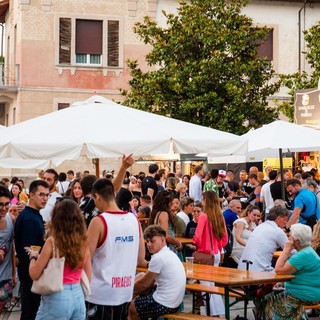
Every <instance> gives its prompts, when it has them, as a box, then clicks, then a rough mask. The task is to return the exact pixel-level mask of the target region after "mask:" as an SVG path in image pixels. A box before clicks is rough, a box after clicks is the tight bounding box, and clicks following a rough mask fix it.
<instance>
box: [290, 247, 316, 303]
mask: <svg viewBox="0 0 320 320" xmlns="http://www.w3.org/2000/svg"><path fill="white" fill-rule="evenodd" d="M288 262H289V263H290V264H291V265H292V266H293V267H295V268H296V269H297V272H295V273H294V274H293V275H294V276H295V278H294V279H292V280H291V281H289V282H286V283H285V287H286V289H287V290H288V291H289V292H290V293H291V294H292V295H293V296H295V297H297V298H299V299H301V300H305V301H320V277H319V270H320V258H319V256H318V255H317V253H316V252H315V251H314V250H313V249H312V248H311V247H306V248H303V249H302V250H300V251H298V252H297V253H296V254H294V255H293V256H292V257H291V258H290V259H289V260H288Z"/></svg>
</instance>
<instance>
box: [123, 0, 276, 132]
mask: <svg viewBox="0 0 320 320" xmlns="http://www.w3.org/2000/svg"><path fill="white" fill-rule="evenodd" d="M247 2H248V1H247V0H235V1H226V0H190V3H189V4H188V3H185V2H184V1H181V2H180V7H179V8H178V13H177V15H173V14H167V13H166V12H163V14H164V15H165V17H166V18H167V27H166V28H160V27H159V26H158V25H157V23H156V22H154V21H153V20H151V19H150V18H148V17H146V18H145V19H144V22H143V23H137V24H136V25H135V27H134V31H135V33H136V34H138V35H139V36H140V37H141V39H142V40H143V42H144V43H145V44H148V45H151V46H152V50H151V52H150V53H149V54H148V55H147V56H146V61H147V63H148V65H150V66H153V67H155V69H154V71H148V72H143V71H142V70H141V69H140V68H139V66H138V63H137V61H127V64H128V68H129V69H130V72H131V76H132V80H130V82H129V84H130V86H131V89H130V90H129V91H125V90H122V94H123V95H124V96H125V101H124V104H126V105H128V106H130V107H134V108H137V109H141V110H146V111H152V112H156V113H158V114H162V115H167V116H171V117H173V118H176V119H181V120H184V121H189V122H193V123H196V124H200V125H204V126H208V127H213V128H216V129H220V130H224V131H228V132H232V133H236V134H242V133H245V132H246V131H247V130H248V124H250V127H255V128H256V127H260V126H261V125H262V124H265V123H269V122H271V121H273V120H274V119H275V118H277V116H278V111H277V109H275V108H272V107H268V103H267V97H268V96H270V95H272V94H274V93H275V92H276V91H277V90H278V89H279V83H278V82H272V81H271V79H272V78H273V75H274V71H273V69H272V66H271V63H270V61H267V60H266V59H261V58H259V57H258V56H257V47H258V45H259V44H260V43H261V42H262V41H263V40H265V38H266V36H267V33H268V29H267V28H266V27H264V28H258V27H254V26H253V23H252V19H250V18H248V17H247V16H245V15H243V14H241V9H242V8H243V7H244V6H245V5H246V4H247Z"/></svg>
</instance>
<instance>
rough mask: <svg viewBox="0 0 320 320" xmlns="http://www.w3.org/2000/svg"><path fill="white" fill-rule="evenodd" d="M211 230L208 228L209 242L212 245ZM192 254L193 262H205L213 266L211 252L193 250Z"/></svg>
mask: <svg viewBox="0 0 320 320" xmlns="http://www.w3.org/2000/svg"><path fill="white" fill-rule="evenodd" d="M208 225H209V226H210V224H208ZM211 232H212V230H209V235H210V243H211V247H213V246H212V238H211ZM192 256H193V258H194V263H200V264H206V265H209V266H213V265H214V258H213V255H212V254H211V253H203V252H194V253H193V254H192Z"/></svg>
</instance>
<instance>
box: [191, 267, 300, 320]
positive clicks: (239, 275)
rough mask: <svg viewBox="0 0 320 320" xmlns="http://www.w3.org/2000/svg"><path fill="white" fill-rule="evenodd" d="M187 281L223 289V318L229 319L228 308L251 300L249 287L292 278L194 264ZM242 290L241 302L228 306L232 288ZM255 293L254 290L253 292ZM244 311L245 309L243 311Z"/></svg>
mask: <svg viewBox="0 0 320 320" xmlns="http://www.w3.org/2000/svg"><path fill="white" fill-rule="evenodd" d="M187 278H188V279H194V280H198V281H201V280H202V281H210V282H214V283H215V285H217V286H221V287H224V288H225V317H226V319H228V320H229V319H230V306H231V305H234V304H235V303H238V302H239V301H244V302H245V307H246V305H247V302H248V301H249V300H251V299H252V292H250V290H249V287H250V286H262V285H263V284H266V283H274V282H284V281H290V280H291V279H293V278H294V276H292V275H279V274H275V273H273V272H259V271H251V270H249V271H247V270H239V269H234V268H225V267H214V266H208V265H203V264H194V265H193V272H191V273H189V272H188V273H187ZM237 287H238V288H239V287H242V288H244V291H245V293H244V295H243V297H242V299H241V300H236V301H235V302H233V303H232V304H230V291H231V292H232V291H233V289H234V288H237ZM254 291H256V290H254ZM245 310H246V309H245Z"/></svg>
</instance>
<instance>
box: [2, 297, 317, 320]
mask: <svg viewBox="0 0 320 320" xmlns="http://www.w3.org/2000/svg"><path fill="white" fill-rule="evenodd" d="M240 306H241V307H243V304H239V305H238V306H237V305H236V306H233V307H232V309H233V308H240ZM184 307H185V312H188V311H191V309H192V295H191V294H186V295H185V299H184ZM251 308H252V303H250V304H249V309H248V315H247V319H248V320H254V316H253V313H252V310H251ZM316 313H317V314H316V316H315V317H310V316H309V319H318V320H319V312H316ZM20 314H21V313H20V312H19V311H15V312H11V313H8V314H2V315H1V316H0V319H1V320H20ZM237 315H239V316H241V317H243V310H231V319H235V318H236V317H237Z"/></svg>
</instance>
